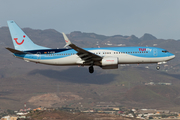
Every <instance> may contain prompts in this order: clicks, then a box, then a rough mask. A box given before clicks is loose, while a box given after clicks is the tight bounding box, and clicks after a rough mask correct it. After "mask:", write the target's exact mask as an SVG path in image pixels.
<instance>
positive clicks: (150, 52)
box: [15, 47, 173, 60]
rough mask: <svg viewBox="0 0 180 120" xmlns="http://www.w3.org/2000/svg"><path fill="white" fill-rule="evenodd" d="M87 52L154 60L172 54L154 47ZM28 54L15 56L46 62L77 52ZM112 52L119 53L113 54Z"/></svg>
mask: <svg viewBox="0 0 180 120" xmlns="http://www.w3.org/2000/svg"><path fill="white" fill-rule="evenodd" d="M83 49H85V50H87V51H92V50H94V51H96V52H98V51H101V52H103V51H104V52H107V51H109V52H111V54H102V55H103V56H106V55H108V56H118V55H121V54H122V53H125V54H128V55H132V56H136V57H143V58H154V57H167V56H171V55H173V54H171V53H169V52H166V53H163V52H162V51H163V50H164V49H161V48H156V47H107V48H83ZM24 52H26V53H28V54H15V55H16V56H18V57H24V58H27V59H37V56H38V54H39V55H40V59H42V60H46V59H47V60H48V59H58V58H64V57H68V56H71V55H73V54H76V53H77V52H76V51H75V50H74V49H46V50H32V51H24ZM114 52H120V53H118V54H117V53H116V54H114Z"/></svg>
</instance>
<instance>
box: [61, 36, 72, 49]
mask: <svg viewBox="0 0 180 120" xmlns="http://www.w3.org/2000/svg"><path fill="white" fill-rule="evenodd" d="M62 34H63V37H64V40H65V42H66V45H65V46H64V47H67V46H68V45H70V44H72V43H71V41H70V40H69V39H68V37H67V36H66V34H65V33H62Z"/></svg>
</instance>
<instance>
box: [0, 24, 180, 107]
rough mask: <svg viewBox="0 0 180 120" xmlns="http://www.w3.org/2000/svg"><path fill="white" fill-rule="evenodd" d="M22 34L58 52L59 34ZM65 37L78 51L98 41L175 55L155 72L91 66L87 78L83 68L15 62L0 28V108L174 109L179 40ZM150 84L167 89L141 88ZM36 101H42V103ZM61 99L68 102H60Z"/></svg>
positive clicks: (146, 67) (7, 36) (8, 40)
mask: <svg viewBox="0 0 180 120" xmlns="http://www.w3.org/2000/svg"><path fill="white" fill-rule="evenodd" d="M23 30H24V31H25V33H26V34H27V35H28V36H29V37H30V38H31V39H32V40H33V41H34V42H35V43H36V44H38V45H42V46H46V47H50V48H62V47H63V46H64V45H65V42H64V39H63V36H62V34H61V33H59V32H58V31H56V30H53V29H47V30H34V29H31V28H24V29H23ZM68 37H69V38H70V39H71V41H72V42H73V43H75V44H76V45H77V46H79V47H97V46H96V44H97V42H98V44H99V46H101V47H113V46H120V47H121V46H155V47H161V48H165V49H167V50H168V51H170V52H172V53H173V54H175V55H176V58H175V59H174V60H172V61H169V62H168V63H167V64H166V65H161V70H160V71H156V70H155V66H156V65H154V64H150V65H126V66H125V65H119V69H117V70H102V69H101V68H99V67H95V73H94V74H89V72H88V68H87V67H78V66H75V67H62V66H48V65H41V64H36V63H27V62H25V61H23V60H20V59H17V58H14V57H13V56H12V54H11V53H10V52H9V51H7V50H6V49H5V47H11V48H13V45H12V40H11V37H10V34H9V30H8V28H7V27H1V28H0V51H1V52H0V55H1V58H0V82H1V84H0V110H1V109H14V110H16V109H20V108H23V104H24V103H25V102H26V103H27V107H32V108H35V107H38V105H37V104H35V103H36V102H37V103H38V104H39V105H43V104H46V103H51V104H49V105H50V106H52V107H59V106H62V105H71V106H72V107H80V105H79V104H77V103H79V102H81V103H82V104H83V106H85V107H92V104H90V103H98V102H114V103H115V102H118V103H120V104H121V105H122V106H128V107H138V108H166V109H169V108H171V109H172V110H176V109H179V107H178V106H179V104H180V103H179V96H180V92H179V91H180V87H179V86H180V75H179V73H180V61H179V58H180V47H179V46H180V41H176V40H171V39H169V40H163V39H157V38H155V37H154V36H152V35H149V34H145V35H144V36H143V37H141V38H138V37H136V36H135V35H131V36H123V35H114V36H105V35H98V34H95V33H83V32H80V31H75V32H72V33H70V34H68ZM149 82H154V83H159V82H164V83H172V85H171V86H163V85H154V86H145V83H149ZM64 94H66V95H64ZM51 96H54V98H52V97H51ZM73 96H78V98H80V99H75V98H73ZM41 97H44V98H46V99H47V100H45V101H44V103H42V102H41V101H42V99H40V98H41ZM66 97H67V98H68V100H67V101H65V100H64V98H66ZM32 98H36V101H35V102H31V100H32ZM50 98H52V99H50ZM62 99H63V100H62ZM28 101H29V102H28Z"/></svg>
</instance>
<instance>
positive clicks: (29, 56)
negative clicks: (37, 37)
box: [6, 21, 175, 73]
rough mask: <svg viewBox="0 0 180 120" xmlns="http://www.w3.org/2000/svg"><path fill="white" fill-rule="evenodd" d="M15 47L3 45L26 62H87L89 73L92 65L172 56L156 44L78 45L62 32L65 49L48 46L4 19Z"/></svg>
mask: <svg viewBox="0 0 180 120" xmlns="http://www.w3.org/2000/svg"><path fill="white" fill-rule="evenodd" d="M7 23H8V26H9V30H10V33H11V37H12V41H13V44H14V47H15V49H13V48H6V49H8V50H9V51H11V52H12V53H13V54H14V56H15V57H17V58H20V59H23V60H25V61H27V62H35V63H41V64H47V65H57V66H67V65H69V66H70V65H81V66H90V67H89V72H90V73H93V72H94V68H93V66H99V67H101V68H102V69H117V68H118V64H149V63H157V67H156V69H157V70H159V69H160V67H159V64H162V63H166V62H167V61H169V60H171V59H173V58H174V57H175V55H174V54H172V53H170V52H168V51H167V50H165V49H161V48H157V47H107V48H80V47H78V46H76V45H75V44H73V43H71V41H70V40H69V39H68V38H67V36H66V35H65V34H64V33H62V34H63V36H64V39H65V42H66V46H70V47H71V48H69V49H66V48H63V49H51V48H47V47H42V46H39V45H36V44H34V43H33V42H32V41H31V39H30V38H29V37H28V36H27V35H26V34H25V33H24V32H23V31H22V30H21V28H19V26H18V25H17V24H16V23H15V22H14V21H7Z"/></svg>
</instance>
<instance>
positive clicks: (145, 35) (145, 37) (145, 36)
mask: <svg viewBox="0 0 180 120" xmlns="http://www.w3.org/2000/svg"><path fill="white" fill-rule="evenodd" d="M156 39H157V38H156V37H154V36H153V35H151V34H148V33H145V34H144V35H143V36H142V37H141V38H140V40H156Z"/></svg>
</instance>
